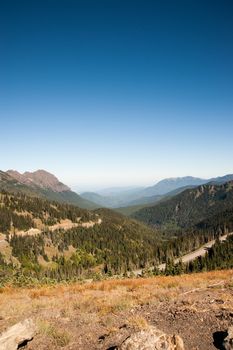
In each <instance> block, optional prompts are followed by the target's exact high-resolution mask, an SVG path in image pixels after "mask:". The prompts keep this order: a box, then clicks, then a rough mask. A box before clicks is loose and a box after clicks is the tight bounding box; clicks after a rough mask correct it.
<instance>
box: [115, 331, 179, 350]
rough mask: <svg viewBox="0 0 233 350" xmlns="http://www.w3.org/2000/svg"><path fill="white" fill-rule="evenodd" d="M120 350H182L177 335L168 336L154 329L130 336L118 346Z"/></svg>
mask: <svg viewBox="0 0 233 350" xmlns="http://www.w3.org/2000/svg"><path fill="white" fill-rule="evenodd" d="M119 349H120V350H184V343H183V340H182V339H181V338H180V337H179V336H178V335H172V336H169V335H167V334H165V333H164V332H162V331H160V330H158V329H157V328H155V327H152V326H150V327H148V328H147V329H145V330H142V331H140V332H137V333H134V334H132V335H131V336H130V337H128V338H127V339H126V340H125V341H124V342H123V343H122V344H121V346H120V348H119Z"/></svg>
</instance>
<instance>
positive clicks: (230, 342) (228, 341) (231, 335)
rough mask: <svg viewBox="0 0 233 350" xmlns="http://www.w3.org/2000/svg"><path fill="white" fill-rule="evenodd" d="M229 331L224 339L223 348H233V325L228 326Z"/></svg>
mask: <svg viewBox="0 0 233 350" xmlns="http://www.w3.org/2000/svg"><path fill="white" fill-rule="evenodd" d="M227 333H228V335H227V337H226V338H225V339H224V341H223V349H225V350H233V326H231V327H229V328H228V330H227Z"/></svg>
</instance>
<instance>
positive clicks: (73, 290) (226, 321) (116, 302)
mask: <svg viewBox="0 0 233 350" xmlns="http://www.w3.org/2000/svg"><path fill="white" fill-rule="evenodd" d="M28 317H32V318H33V319H34V320H35V322H36V323H37V327H38V333H37V335H36V336H35V337H34V339H33V340H32V341H31V342H30V343H28V345H27V347H26V349H30V350H42V349H44V350H45V349H46V350H50V349H51V350H54V349H60V348H63V349H70V350H71V349H72V350H74V349H75V350H76V349H80V350H94V349H96V350H103V349H104V350H105V349H114V348H117V346H118V345H119V344H121V342H122V341H123V340H124V339H125V338H126V337H127V336H128V335H130V334H131V333H132V332H134V331H136V330H139V329H144V328H146V327H147V326H148V324H149V325H154V326H156V327H158V328H159V329H160V330H162V331H165V332H166V333H168V334H174V333H176V334H179V335H180V336H181V337H182V338H183V340H184V344H185V349H186V350H192V349H193V350H194V349H198V350H212V349H216V348H217V349H218V348H220V347H219V343H220V340H221V338H222V337H223V336H224V333H223V332H225V331H226V329H227V328H228V327H229V326H230V325H232V324H233V271H219V272H211V273H203V274H196V275H185V276H180V277H155V278H148V279H132V280H117V281H113V280H111V281H104V282H96V283H91V284H85V285H80V284H73V285H70V286H62V285H59V286H56V287H53V288H48V287H43V288H37V289H35V288H34V289H24V290H22V289H18V290H14V289H12V288H5V289H4V290H2V293H1V294H0V331H2V330H4V329H5V328H7V327H8V326H10V325H12V324H14V323H16V322H18V321H20V320H23V319H25V318H28Z"/></svg>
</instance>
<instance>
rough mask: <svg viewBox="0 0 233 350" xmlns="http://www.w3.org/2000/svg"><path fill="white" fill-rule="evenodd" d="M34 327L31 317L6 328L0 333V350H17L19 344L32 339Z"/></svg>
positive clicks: (24, 343)
mask: <svg viewBox="0 0 233 350" xmlns="http://www.w3.org/2000/svg"><path fill="white" fill-rule="evenodd" d="M35 332H36V327H35V324H34V322H33V321H32V320H31V319H26V320H24V321H23V322H19V323H17V324H15V325H14V326H12V327H10V328H8V329H7V330H6V331H5V332H3V333H2V334H1V335H0V349H1V350H17V349H18V348H19V346H20V345H26V343H27V342H28V341H30V340H32V339H33V336H34V335H35Z"/></svg>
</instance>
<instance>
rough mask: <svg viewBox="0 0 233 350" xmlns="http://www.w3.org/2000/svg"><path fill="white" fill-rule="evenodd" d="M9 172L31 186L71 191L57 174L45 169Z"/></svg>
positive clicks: (55, 190)
mask: <svg viewBox="0 0 233 350" xmlns="http://www.w3.org/2000/svg"><path fill="white" fill-rule="evenodd" d="M7 173H8V174H9V175H10V176H11V177H13V178H14V179H16V180H17V181H19V182H21V183H23V184H25V185H28V186H31V187H35V186H38V187H40V188H45V189H50V190H52V191H54V192H65V191H70V188H69V187H68V186H66V185H64V184H63V183H62V182H60V181H59V180H58V179H57V178H56V176H54V175H53V174H50V173H49V172H47V171H45V170H43V169H39V170H37V171H34V172H29V171H26V172H25V173H23V174H21V173H19V172H18V171H15V170H8V171H7Z"/></svg>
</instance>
